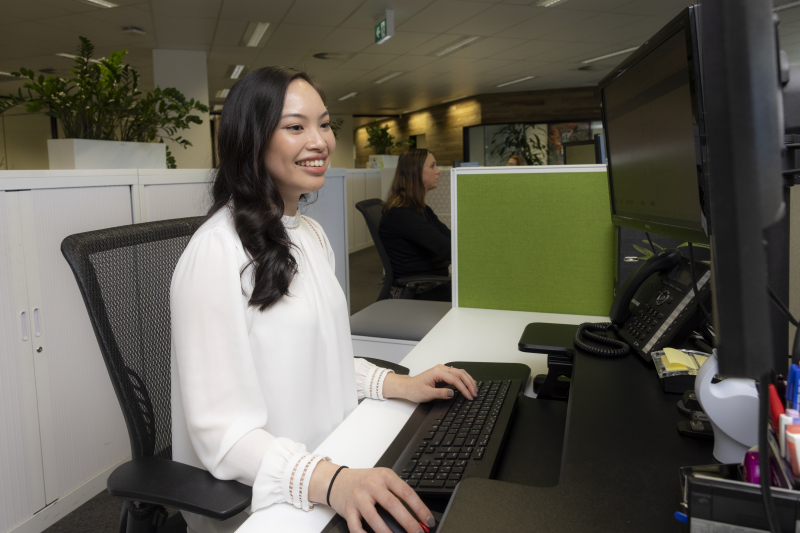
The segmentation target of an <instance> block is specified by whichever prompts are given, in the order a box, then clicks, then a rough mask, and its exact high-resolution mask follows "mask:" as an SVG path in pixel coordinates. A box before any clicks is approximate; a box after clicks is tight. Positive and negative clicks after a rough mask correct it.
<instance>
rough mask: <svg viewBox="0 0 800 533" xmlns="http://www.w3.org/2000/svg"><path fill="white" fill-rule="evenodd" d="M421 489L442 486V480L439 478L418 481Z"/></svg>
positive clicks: (439, 487)
mask: <svg viewBox="0 0 800 533" xmlns="http://www.w3.org/2000/svg"><path fill="white" fill-rule="evenodd" d="M418 486H419V488H421V489H441V488H442V487H444V481H443V480H441V479H424V480H422V481H420V482H419V485H418Z"/></svg>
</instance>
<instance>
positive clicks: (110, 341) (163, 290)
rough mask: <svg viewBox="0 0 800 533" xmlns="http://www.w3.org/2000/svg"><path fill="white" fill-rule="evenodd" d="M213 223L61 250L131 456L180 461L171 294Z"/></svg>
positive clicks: (121, 234) (165, 226)
mask: <svg viewBox="0 0 800 533" xmlns="http://www.w3.org/2000/svg"><path fill="white" fill-rule="evenodd" d="M204 220H205V217H196V218H184V219H177V220H165V221H160V222H149V223H146V224H134V225H131V226H122V227H119V228H110V229H103V230H98V231H91V232H88V233H80V234H77V235H71V236H69V237H67V238H66V239H64V241H63V242H62V243H61V253H62V254H64V257H65V258H66V259H67V262H68V263H69V265H70V267H71V268H72V272H73V273H74V274H75V279H76V280H77V282H78V287H79V288H80V292H81V295H82V296H83V301H84V303H85V304H86V310H87V311H88V312H89V318H90V321H91V323H92V328H93V329H94V333H95V336H96V337H97V342H98V344H99V345H100V351H101V353H102V354H103V359H104V361H105V363H106V368H107V370H108V373H109V376H110V377H111V382H112V383H113V385H114V391H115V392H116V395H117V400H119V403H120V407H121V408H122V413H123V415H124V417H125V423H126V424H127V427H128V436H129V437H130V441H131V453H132V455H133V458H134V459H135V458H137V457H150V456H156V457H162V458H165V459H171V458H172V415H171V382H170V379H171V376H170V312H169V287H170V283H171V281H172V273H173V271H174V270H175V265H176V264H177V262H178V259H179V258H180V256H181V254H182V253H183V250H184V248H186V245H187V244H188V242H189V239H190V238H191V236H192V234H193V233H194V232H195V230H197V228H198V227H200V224H202V223H203V221H204Z"/></svg>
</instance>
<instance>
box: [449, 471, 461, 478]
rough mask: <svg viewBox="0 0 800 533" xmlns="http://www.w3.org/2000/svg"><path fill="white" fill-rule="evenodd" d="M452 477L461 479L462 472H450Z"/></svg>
mask: <svg viewBox="0 0 800 533" xmlns="http://www.w3.org/2000/svg"><path fill="white" fill-rule="evenodd" d="M449 477H450V479H461V472H450V476H449Z"/></svg>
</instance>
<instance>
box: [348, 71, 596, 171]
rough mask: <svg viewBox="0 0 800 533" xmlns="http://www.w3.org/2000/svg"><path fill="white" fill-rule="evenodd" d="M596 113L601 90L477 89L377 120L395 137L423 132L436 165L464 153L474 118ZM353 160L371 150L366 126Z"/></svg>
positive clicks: (360, 161) (562, 117)
mask: <svg viewBox="0 0 800 533" xmlns="http://www.w3.org/2000/svg"><path fill="white" fill-rule="evenodd" d="M599 118H600V91H599V89H598V88H597V87H579V88H573V89H556V90H548V91H524V92H514V93H497V94H481V95H477V96H474V97H470V98H465V99H463V100H459V101H457V102H452V103H450V104H442V105H438V106H434V107H431V108H428V109H423V110H420V111H416V112H414V113H410V114H408V115H403V116H401V117H399V118H393V119H388V120H383V121H380V123H381V125H385V124H388V125H389V132H390V133H391V134H392V135H394V136H395V138H396V139H397V140H398V141H402V140H405V139H408V138H409V137H410V136H412V135H420V134H423V133H424V134H425V137H426V141H427V143H428V149H429V150H431V151H432V152H433V153H434V155H435V156H436V161H437V163H438V164H439V165H452V164H453V160H454V159H461V158H462V157H463V154H464V133H463V129H464V128H466V127H469V126H477V125H479V124H505V123H508V122H558V121H570V120H577V119H599ZM355 141H356V155H357V157H356V166H357V167H358V168H364V167H365V166H366V164H367V161H368V159H369V156H370V155H372V154H374V153H375V152H374V151H373V150H372V148H366V145H367V130H366V127H365V126H362V127H359V128H358V129H356V132H355Z"/></svg>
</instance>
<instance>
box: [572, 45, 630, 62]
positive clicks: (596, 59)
mask: <svg viewBox="0 0 800 533" xmlns="http://www.w3.org/2000/svg"><path fill="white" fill-rule="evenodd" d="M638 49H639V47H638V46H634V47H633V48H626V49H625V50H620V51H619V52H613V53H611V54H606V55H604V56H600V57H593V58H592V59H587V60H586V61H582V63H594V62H595V61H602V60H603V59H608V58H609V57H614V56H621V55H622V54H629V53H631V52H633V51H634V50H638Z"/></svg>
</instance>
